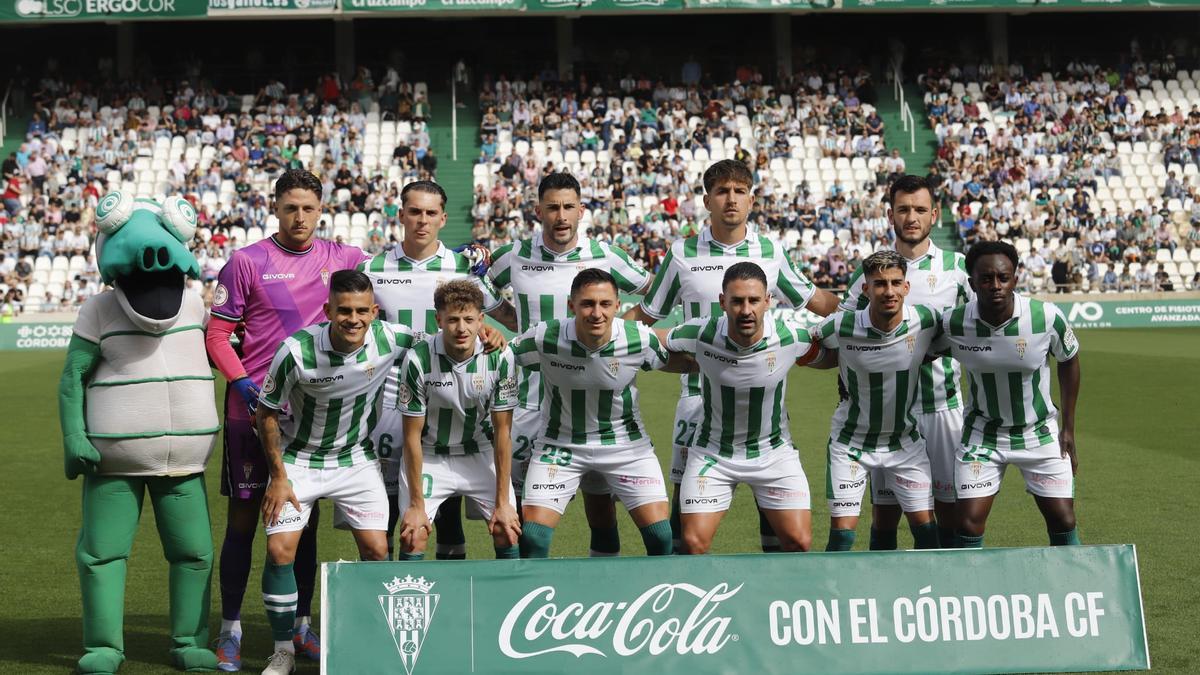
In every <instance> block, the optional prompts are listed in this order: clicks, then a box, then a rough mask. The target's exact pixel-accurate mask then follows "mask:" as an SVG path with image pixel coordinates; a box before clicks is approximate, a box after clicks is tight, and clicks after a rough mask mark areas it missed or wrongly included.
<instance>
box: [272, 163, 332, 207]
mask: <svg viewBox="0 0 1200 675" xmlns="http://www.w3.org/2000/svg"><path fill="white" fill-rule="evenodd" d="M291 190H308V191H309V192H311V193H313V194H315V195H316V196H317V199H320V198H321V197H322V196H323V195H322V193H323V190H322V189H321V179H320V178H317V175H316V174H314V173H313V172H311V171H309V170H307V169H288V170H287V171H284V172H283V175H282V176H280V177H279V180H277V181H275V199H276V200H278V199H281V198H282V197H283V196H284V195H285V194H287V193H288V192H289V191H291Z"/></svg>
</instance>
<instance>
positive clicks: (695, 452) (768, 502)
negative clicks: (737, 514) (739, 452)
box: [679, 447, 812, 513]
mask: <svg viewBox="0 0 1200 675" xmlns="http://www.w3.org/2000/svg"><path fill="white" fill-rule="evenodd" d="M687 458H688V460H687V469H686V470H685V471H684V473H683V483H682V484H681V485H680V487H679V506H680V509H681V510H682V512H683V513H715V512H718V511H728V510H729V505H730V503H732V502H733V490H734V488H736V487H737V485H738V483H745V484H746V485H749V486H750V489H751V490H752V491H753V492H754V499H755V500H757V502H758V507H759V508H760V509H767V510H771V511H785V510H797V509H802V510H808V509H810V508H811V506H812V495H810V494H809V491H808V477H807V476H805V475H804V467H802V466H800V455H799V454H798V453H797V452H796V450H795V449H793V448H790V447H786V448H776V449H774V450H770V451H768V452H766V453H765V454H762V455H760V456H758V457H755V458H754V459H747V458H745V457H737V458H733V457H719V456H717V455H716V454H715V453H712V452H711V451H709V450H706V449H703V448H691V449H690V450H689V452H688V455H687Z"/></svg>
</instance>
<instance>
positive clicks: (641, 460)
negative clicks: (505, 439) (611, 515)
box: [521, 441, 667, 514]
mask: <svg viewBox="0 0 1200 675" xmlns="http://www.w3.org/2000/svg"><path fill="white" fill-rule="evenodd" d="M588 474H591V475H593V476H598V477H600V479H602V480H603V481H604V493H611V494H612V495H613V497H614V498H616V499H619V500H620V501H621V503H622V504H624V505H625V508H626V509H628V510H631V511H632V510H633V509H636V508H638V507H639V506H644V505H646V504H652V503H654V502H665V501H667V491H666V486H665V484H664V482H663V475H662V467H661V466H660V465H659V463H658V457H657V456H656V455H655V454H654V446H652V445H650V442H649V441H645V442H642V443H637V444H635V445H625V446H589V445H566V446H563V445H550V444H545V443H542V442H540V441H539V442H538V444H537V445H536V446H535V447H534V449H533V456H532V457H531V458H530V461H529V470H528V472H527V473H526V475H525V492H524V494H523V495H522V497H521V498H522V500H523V502H524V503H525V504H528V505H530V506H544V507H546V508H548V509H553V510H554V511H557V512H558V513H560V514H561V513H563V512H565V511H566V510H567V504H569V503H570V502H571V499H572V498H573V497H574V496H575V491H576V490H577V489H579V488H580V487H581V481H582V479H583V478H584V477H585V476H587V475H588ZM590 494H602V493H590Z"/></svg>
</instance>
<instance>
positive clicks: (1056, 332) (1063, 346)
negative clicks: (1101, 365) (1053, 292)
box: [1046, 303, 1079, 361]
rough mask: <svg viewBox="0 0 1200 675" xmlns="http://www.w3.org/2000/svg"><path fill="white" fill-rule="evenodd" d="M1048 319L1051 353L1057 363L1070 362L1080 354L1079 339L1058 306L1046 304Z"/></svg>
mask: <svg viewBox="0 0 1200 675" xmlns="http://www.w3.org/2000/svg"><path fill="white" fill-rule="evenodd" d="M1046 318H1047V319H1049V320H1050V353H1051V354H1052V355H1053V356H1054V359H1055V360H1056V361H1070V360H1071V359H1073V358H1075V356H1076V355H1078V354H1079V338H1077V337H1075V331H1074V330H1072V329H1071V324H1069V323H1067V317H1065V316H1063V313H1062V310H1061V309H1059V308H1058V305H1054V304H1051V303H1046Z"/></svg>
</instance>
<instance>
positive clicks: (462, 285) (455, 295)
mask: <svg viewBox="0 0 1200 675" xmlns="http://www.w3.org/2000/svg"><path fill="white" fill-rule="evenodd" d="M433 305H434V310H435V312H436V317H437V325H438V328H440V329H441V331H440V332H438V333H437V334H435V335H431V336H429V337H427V338H425V339H424V340H422V341H421V342H418V343H416V344H415V345H414V346H413V348H412V349H411V350H409V352H408V354H407V355H406V356H405V357H404V364H403V365H402V366H401V368H400V373H401V375H400V377H401V379H400V388H399V394H398V402H399V405H400V410H401V412H402V413H403V414H404V454H403V457H402V459H401V467H402V468H401V475H402V476H403V477H404V480H401V481H400V486H399V493H400V504H401V506H404V507H406V510H405V512H404V514H403V516H402V517H401V519H400V555H399V559H400V560H420V559H422V558H423V557H424V554H425V545H426V542H427V541H428V538H429V530H430V519H432V518H433V516H434V514H436V513H437V511H438V508H439V507H440V506H441V504H442V503H443V502H445V501H446V500H447V499H448V498H451V497H456V496H460V497H465V498H467V499H468V500H470V502H472V503H474V505H475V507H476V508H477V509H478V510H479V512H480V513H482V514H483V516H484V518H486V519H487V520H488V529H489V530H490V531H491V534H492V541H493V542H494V544H495V546H496V557H497V558H516V557H518V548H517V540H518V538H519V537H520V535H521V525H520V520H519V519H518V518H517V510H516V508H517V503H516V499H515V498H514V497H513V493H512V486H511V483H510V480H511V478H510V476H509V471H510V467H511V464H512V437H511V432H512V416H513V412H512V411H513V408H515V407H516V405H517V385H516V366H515V364H514V363H513V354H512V350H510V349H509V348H507V347H505V348H503V349H501V350H499V351H493V352H491V353H486V352H485V351H484V349H485V346H484V342H483V340H482V339H480V337H479V331H480V328H481V327H482V326H483V309H484V296H483V293H482V291H480V289H479V285H478V284H477V283H474V282H472V281H468V280H456V281H451V282H448V283H445V284H442V285H441V286H439V287H438V288H437V290H436V291H435V292H434V294H433Z"/></svg>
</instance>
